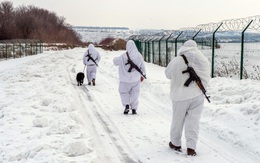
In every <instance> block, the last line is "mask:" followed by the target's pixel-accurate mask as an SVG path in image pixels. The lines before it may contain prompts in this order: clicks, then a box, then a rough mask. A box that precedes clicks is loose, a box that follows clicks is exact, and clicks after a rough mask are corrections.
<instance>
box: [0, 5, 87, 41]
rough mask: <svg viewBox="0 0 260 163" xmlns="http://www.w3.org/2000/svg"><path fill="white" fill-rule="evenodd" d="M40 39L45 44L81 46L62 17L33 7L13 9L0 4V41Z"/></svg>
mask: <svg viewBox="0 0 260 163" xmlns="http://www.w3.org/2000/svg"><path fill="white" fill-rule="evenodd" d="M10 39H40V40H41V41H42V42H45V43H66V44H72V45H82V44H83V43H82V41H81V37H80V35H79V34H78V33H76V31H74V30H73V29H72V28H71V26H70V25H69V24H66V23H65V18H64V17H59V16H57V15H56V14H55V13H54V12H50V11H48V10H45V9H41V8H37V7H34V6H20V7H17V8H14V7H13V4H12V2H10V1H4V2H1V3H0V40H10Z"/></svg>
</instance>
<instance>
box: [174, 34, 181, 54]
mask: <svg viewBox="0 0 260 163" xmlns="http://www.w3.org/2000/svg"><path fill="white" fill-rule="evenodd" d="M182 33H183V31H181V33H180V34H179V35H178V36H177V37H176V38H175V57H177V40H178V38H179V37H180V36H181V34H182Z"/></svg>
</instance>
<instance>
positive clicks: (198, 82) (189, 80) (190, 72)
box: [181, 55, 210, 103]
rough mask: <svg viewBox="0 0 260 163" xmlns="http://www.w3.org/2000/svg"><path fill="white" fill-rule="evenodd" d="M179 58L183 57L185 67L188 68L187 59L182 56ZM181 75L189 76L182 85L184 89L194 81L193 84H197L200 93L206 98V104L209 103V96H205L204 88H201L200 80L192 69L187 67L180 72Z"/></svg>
mask: <svg viewBox="0 0 260 163" xmlns="http://www.w3.org/2000/svg"><path fill="white" fill-rule="evenodd" d="M181 56H182V57H183V59H184V61H185V63H186V64H187V66H188V60H187V58H186V57H185V56H184V55H181ZM184 57H185V58H184ZM182 73H183V74H184V73H189V74H190V77H189V79H188V80H187V81H186V82H185V83H184V85H185V86H186V87H188V86H189V85H190V83H191V82H192V81H195V82H196V83H197V85H198V87H199V88H200V89H201V91H202V92H203V94H204V95H205V97H206V99H207V100H208V102H209V103H210V100H209V98H210V96H207V95H206V89H205V88H204V86H203V84H202V82H201V80H200V77H199V76H198V75H197V73H196V72H195V70H194V69H193V68H192V67H190V66H188V67H187V70H185V71H182Z"/></svg>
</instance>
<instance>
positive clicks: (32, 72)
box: [0, 48, 260, 163]
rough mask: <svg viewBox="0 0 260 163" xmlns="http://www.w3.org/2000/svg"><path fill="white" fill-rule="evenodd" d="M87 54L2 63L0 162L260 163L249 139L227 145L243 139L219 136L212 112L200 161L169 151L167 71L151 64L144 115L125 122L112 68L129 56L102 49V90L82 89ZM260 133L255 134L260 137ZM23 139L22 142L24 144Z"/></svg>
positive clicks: (203, 134) (144, 85)
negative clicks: (78, 76) (81, 73)
mask: <svg viewBox="0 0 260 163" xmlns="http://www.w3.org/2000/svg"><path fill="white" fill-rule="evenodd" d="M84 50H85V49H80V48H79V49H74V50H67V51H58V52H45V53H44V54H41V55H39V56H32V57H29V58H22V59H15V60H9V61H2V62H0V65H1V66H0V75H1V79H2V81H1V86H0V88H1V92H3V93H1V96H0V97H1V99H0V107H1V119H0V120H1V121H0V124H1V126H2V127H1V132H0V133H1V135H0V141H1V142H5V143H2V144H1V146H0V162H10V161H16V162H73V161H74V162H93V163H117V162H118V163H122V162H126V163H139V162H142V163H158V162H160V163H169V162H176V163H181V162H185V163H208V162H211V163H219V162H221V163H254V162H258V160H259V158H260V157H259V156H260V154H259V151H260V149H259V147H258V149H255V150H253V151H252V150H250V147H251V146H252V145H251V146H249V147H246V146H245V145H244V144H243V141H242V140H241V141H238V142H237V144H238V145H236V144H235V143H233V142H232V141H231V140H224V139H223V138H229V139H232V135H235V136H234V137H236V138H239V139H240V137H239V136H238V135H236V134H238V133H236V132H235V131H233V133H231V132H228V131H227V132H225V131H223V134H226V135H225V136H220V134H219V133H218V134H215V133H214V131H217V129H218V128H216V129H215V128H214V127H215V126H214V125H216V124H217V123H218V124H219V125H223V124H222V123H221V121H217V120H216V119H215V118H216V117H212V116H211V115H210V113H209V111H207V112H206V114H205V115H204V116H205V117H202V125H201V133H200V135H199V142H198V149H197V153H198V155H197V156H196V157H188V156H186V154H185V152H186V149H185V140H183V151H184V152H183V153H180V154H177V153H175V152H174V151H172V150H171V149H170V148H169V147H168V143H169V131H170V123H171V114H172V111H171V102H170V99H169V87H170V86H169V81H168V80H167V79H166V78H165V76H164V68H163V67H159V66H156V65H153V64H150V63H147V64H146V68H147V77H148V79H147V80H145V81H144V82H143V83H142V84H141V94H140V101H139V102H140V104H139V109H138V110H137V115H131V114H129V115H124V114H123V107H122V106H121V102H120V97H119V94H118V83H119V81H118V74H117V67H116V66H114V65H113V63H112V59H113V57H115V56H118V55H119V54H121V53H122V51H121V52H110V51H103V50H101V49H99V51H100V52H101V54H102V59H101V62H100V63H99V65H100V67H99V68H98V73H97V80H96V86H88V85H86V81H85V82H84V85H83V86H77V83H76V80H75V77H76V74H77V72H79V71H82V70H83V68H84V67H83V64H82V55H83V53H84ZM214 82H216V81H214ZM218 83H220V82H218ZM256 84H257V85H259V83H256ZM211 91H213V89H211ZM220 91H221V90H220ZM21 92H22V93H21ZM223 98H224V97H223ZM221 100H222V99H219V101H221ZM25 101H26V102H25ZM206 102H207V101H206ZM205 105H206V108H205V109H208V110H213V109H214V108H217V106H216V105H214V102H213V103H211V104H208V103H205ZM18 109H19V111H18V112H17V110H18ZM212 112H213V111H212ZM216 114H217V113H216ZM223 114H224V115H225V114H226V115H227V114H228V112H224V113H223ZM227 117H228V116H227ZM213 119H214V120H213ZM244 120H247V119H242V120H241V121H244ZM225 122H226V123H229V121H228V120H225ZM258 129H259V127H258V128H257V127H256V128H252V130H254V131H255V135H257V134H258V133H259V130H258ZM219 130H220V127H219ZM250 131H251V130H250ZM17 134H19V135H21V136H19V139H18V140H17V139H16V135H17ZM253 137H255V136H253ZM255 141H258V142H259V137H256V138H255ZM245 150H246V152H245Z"/></svg>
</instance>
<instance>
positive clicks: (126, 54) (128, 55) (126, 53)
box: [126, 52, 131, 60]
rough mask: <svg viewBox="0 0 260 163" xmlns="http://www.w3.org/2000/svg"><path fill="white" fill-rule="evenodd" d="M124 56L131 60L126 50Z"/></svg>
mask: <svg viewBox="0 0 260 163" xmlns="http://www.w3.org/2000/svg"><path fill="white" fill-rule="evenodd" d="M126 56H127V59H128V60H131V59H130V57H129V54H128V52H126Z"/></svg>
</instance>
